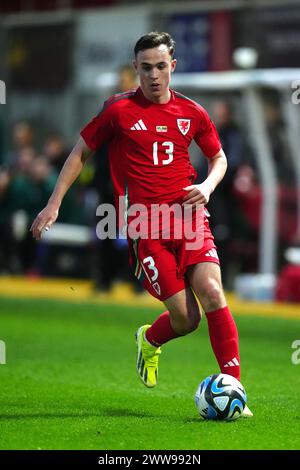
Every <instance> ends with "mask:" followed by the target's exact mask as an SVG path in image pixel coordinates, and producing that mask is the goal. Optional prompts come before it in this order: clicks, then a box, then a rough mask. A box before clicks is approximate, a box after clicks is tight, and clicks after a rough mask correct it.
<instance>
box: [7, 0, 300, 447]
mask: <svg viewBox="0 0 300 470" xmlns="http://www.w3.org/2000/svg"><path fill="white" fill-rule="evenodd" d="M299 26H300V2H299V1H296V0H295V1H291V0H289V1H286V2H283V1H275V0H270V1H267V0H261V1H259V0H257V1H250V0H249V1H248V0H232V1H221V0H219V1H188V2H185V3H182V2H175V1H173V2H171V1H164V2H158V1H151V2H138V1H120V0H119V1H117V0H107V1H100V0H98V1H97V0H89V1H80V0H45V1H37V0H23V1H22V0H18V1H17V0H12V1H9V2H8V1H7V2H6V1H4V0H1V1H0V44H1V48H0V80H2V81H3V82H4V83H5V91H6V93H5V95H6V96H5V100H3V99H2V98H3V97H2V96H1V104H0V164H1V166H0V274H1V276H0V340H1V341H2V342H1V348H0V349H1V357H0V364H1V365H0V374H1V376H2V377H1V382H2V384H3V387H2V388H1V392H0V393H1V395H2V403H3V404H4V407H3V409H2V412H1V416H0V419H1V420H2V423H1V424H3V436H4V437H3V440H2V442H1V444H0V446H1V448H3V449H5V448H7V449H9V448H13V449H16V448H33V449H36V448H52V449H55V448H70V449H73V448H88V449H91V448H98V449H99V448H100V449H130V448H137V449H147V448H149V449H159V448H161V449H168V448H169V449H171V448H174V449H189V448H191V449H192V448H193V449H205V448H207V449H222V448H225V449H227V448H228V449H230V448H236V449H238V448H268V449H270V448H284V449H286V448H289V449H297V448H299V433H298V434H297V432H292V431H291V429H293V427H295V423H297V419H298V420H299V410H298V408H297V406H296V404H295V396H294V390H295V388H297V387H299V365H298V367H297V364H298V362H299V361H298V356H297V354H296V353H297V349H296V348H297V347H299V346H298V345H299V344H300V340H299V343H297V340H298V339H300V338H299V320H300V313H299V305H298V304H297V302H300V255H299V250H300V199H299V188H300V159H299V155H298V152H299V150H298V148H299V130H300V111H299V110H300V107H299V102H298V101H299V93H297V90H298V88H299V87H300V59H299V57H300V54H299V53H300V27H299ZM151 30H166V31H169V32H170V33H171V34H172V35H173V36H174V38H175V40H176V43H177V47H176V58H177V59H178V67H177V70H176V73H175V74H174V76H173V79H172V86H173V87H174V88H175V89H177V90H178V91H181V92H182V93H184V94H187V95H188V96H190V97H191V98H194V99H196V100H197V101H199V102H200V103H201V104H202V105H203V106H204V107H205V108H207V110H208V111H209V113H210V114H211V116H212V118H213V119H214V121H215V123H216V125H217V128H218V130H219V133H220V136H221V139H222V142H223V147H224V149H225V152H226V154H227V157H228V161H229V169H228V172H227V175H226V178H225V180H224V181H223V183H222V184H221V185H220V187H219V188H218V190H217V191H216V192H215V194H214V197H213V198H212V200H211V202H210V206H209V208H210V211H211V213H212V218H211V224H212V228H213V231H214V234H215V238H216V241H217V245H218V247H219V254H220V258H221V261H222V266H223V280H224V285H225V287H226V290H227V291H228V299H229V303H230V306H231V308H232V310H233V311H234V313H235V314H236V316H237V317H236V318H237V322H238V326H239V330H240V340H241V350H242V357H243V361H244V362H243V364H244V367H243V377H244V378H243V383H244V384H245V387H246V389H247V390H248V394H249V396H250V397H251V402H249V404H250V406H251V408H253V410H254V412H255V415H256V418H255V420H254V421H253V422H252V424H251V423H250V424H249V423H245V422H243V423H242V422H241V423H240V422H239V423H236V424H233V425H231V428H230V430H229V431H228V427H226V436H224V434H225V433H224V432H223V431H224V428H223V424H221V425H220V424H218V425H217V426H215V423H213V424H211V423H210V424H209V426H210V427H208V425H207V424H206V425H205V427H204V426H203V423H200V422H199V421H198V419H197V416H196V414H195V409H194V407H193V403H192V401H193V393H194V390H195V389H196V386H197V383H198V382H199V381H200V380H201V379H202V378H204V377H205V376H206V375H208V374H211V373H213V372H214V371H215V370H216V364H215V362H214V358H213V357H212V354H211V352H210V347H209V344H208V340H207V331H206V325H203V326H202V328H201V329H200V332H197V333H195V334H193V335H190V336H189V337H187V338H184V339H183V340H182V343H179V342H178V343H176V342H175V343H174V344H171V345H168V347H167V348H165V349H166V353H165V357H164V358H163V360H162V365H161V372H160V376H161V383H160V390H159V391H157V392H156V391H155V393H156V395H154V394H152V395H149V393H148V391H144V390H143V389H142V388H140V387H139V385H140V384H139V383H136V382H137V380H136V377H135V376H134V367H135V366H134V354H135V351H134V342H133V334H134V331H135V329H136V328H137V327H138V326H139V324H140V323H146V322H147V321H150V322H151V321H152V320H153V319H154V318H155V316H156V315H157V312H158V309H159V308H160V307H159V304H158V303H157V301H155V300H154V299H152V298H150V297H149V296H148V294H146V293H142V292H141V290H140V288H139V286H138V284H137V283H136V282H135V281H134V280H133V279H132V277H131V276H130V274H128V269H127V246H126V241H125V240H122V239H118V240H115V241H113V242H112V243H110V244H106V243H103V242H100V241H99V240H97V237H96V234H95V227H96V224H97V222H98V220H97V217H96V215H95V214H96V207H97V205H98V204H99V203H101V202H106V201H107V200H109V198H110V197H111V188H110V185H109V183H108V177H107V167H106V165H105V158H102V159H101V158H96V159H93V160H91V161H90V162H88V164H87V165H86V167H85V169H84V171H83V173H82V174H81V176H80V178H79V179H78V181H77V183H76V184H75V185H74V186H73V188H72V189H71V191H70V192H69V194H68V196H67V197H66V199H65V201H64V204H63V207H62V210H61V212H60V216H59V220H58V222H57V224H56V225H55V226H54V227H53V228H52V229H51V231H50V232H49V234H47V236H45V237H44V238H43V240H42V241H41V242H38V243H37V242H35V241H34V240H32V238H31V235H30V233H29V231H28V229H29V227H30V224H31V222H32V219H33V218H34V216H35V215H36V214H37V212H39V210H41V208H42V207H43V205H44V204H45V203H46V201H47V199H48V197H49V195H50V193H51V191H52V189H53V185H54V184H55V179H56V176H57V173H58V171H59V170H60V168H61V166H62V162H63V161H64V159H65V158H66V156H67V155H68V152H69V150H70V149H71V147H72V145H73V144H74V142H75V141H76V139H77V136H78V132H79V130H80V129H81V128H82V126H83V125H84V124H85V123H86V122H87V121H88V120H90V118H91V117H92V116H93V115H94V114H95V113H97V112H98V111H99V109H100V108H101V106H102V103H103V100H104V99H105V98H106V97H107V96H108V95H110V94H112V93H114V92H116V91H119V90H120V89H121V88H122V86H123V85H122V82H121V73H122V72H121V71H122V70H123V69H122V67H123V66H124V65H126V64H129V63H130V61H131V59H132V48H133V45H134V43H135V42H136V40H137V38H138V37H140V36H141V35H143V34H144V33H145V32H147V31H151ZM131 78H132V77H131ZM2 90H3V87H2ZM191 155H192V161H193V164H194V165H195V166H196V168H197V170H198V178H199V181H201V179H203V178H204V175H205V171H206V168H205V165H204V163H203V159H202V157H201V155H200V153H199V150H198V149H197V148H196V147H192V148H191ZM99 157H101V155H99ZM114 341H115V342H117V344H118V345H119V347H120V350H118V349H117V350H116V348H115V347H114ZM293 354H294V356H293ZM295 354H296V355H295ZM195 358H196V359H195ZM182 370H184V373H183V375H182V376H181V373H182V372H181V371H182ZM179 376H180V377H179ZM283 384H284V385H283ZM124 397H125V398H124ZM124 399H125V403H124ZM252 404H253V406H252ZM54 405H55V407H57V412H56V411H55V410H54V408H53V407H54ZM274 408H275V409H274ZM161 409H165V410H166V413H165V414H164V413H162V412H158V410H161ZM297 413H298V414H297ZM266 416H267V418H266ZM149 425H153V426H155V427H156V428H158V429H159V431H158V432H157V435H155V436H154V437H153V438H152V439H151V438H144V437H143V435H144V433H146V430H147V427H148V426H149ZM237 426H239V427H237ZM220 429H222V431H220ZM124 430H126V432H124ZM167 430H168V434H166V431H167ZM238 431H239V433H238V435H237V432H238ZM221 434H222V437H221ZM261 436H263V438H261ZM279 436H280V437H279ZM282 436H284V437H282Z"/></svg>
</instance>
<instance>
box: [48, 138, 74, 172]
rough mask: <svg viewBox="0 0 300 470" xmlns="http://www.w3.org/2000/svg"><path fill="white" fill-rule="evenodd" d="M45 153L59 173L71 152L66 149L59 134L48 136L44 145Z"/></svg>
mask: <svg viewBox="0 0 300 470" xmlns="http://www.w3.org/2000/svg"><path fill="white" fill-rule="evenodd" d="M43 151H44V155H45V156H46V157H48V159H49V162H50V165H51V166H52V168H54V169H55V170H56V172H57V173H59V172H60V170H61V169H62V167H63V166H64V163H65V160H66V158H67V157H68V155H69V151H68V149H66V147H65V143H64V140H63V138H62V136H61V135H59V134H50V135H48V136H47V137H46V140H45V143H44V149H43Z"/></svg>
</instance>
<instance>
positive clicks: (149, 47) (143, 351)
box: [31, 32, 252, 416]
mask: <svg viewBox="0 0 300 470" xmlns="http://www.w3.org/2000/svg"><path fill="white" fill-rule="evenodd" d="M174 47H175V43H174V41H173V39H172V38H171V36H170V35H169V34H167V33H159V32H152V33H149V34H147V35H145V36H143V37H141V38H140V39H139V40H138V41H137V43H136V45H135V49H134V52H135V60H134V61H133V65H134V68H135V69H136V71H137V74H138V77H139V80H140V87H138V88H137V89H135V90H131V91H129V92H125V93H121V94H117V95H114V96H112V97H110V98H109V99H108V100H107V101H106V102H105V104H104V106H103V109H102V111H101V112H100V113H99V114H98V116H96V117H95V118H94V119H93V120H92V121H91V122H90V123H89V124H87V126H85V127H84V129H83V130H82V131H81V137H80V138H79V140H78V142H77V144H76V145H75V147H74V149H73V150H72V152H71V154H70V156H69V157H68V159H67V160H66V163H65V165H64V167H63V169H62V171H61V173H60V175H59V178H58V181H57V184H56V187H55V189H54V191H53V194H52V196H51V197H50V199H49V202H48V204H47V206H46V207H45V208H44V209H43V210H42V211H41V212H40V213H39V215H38V216H37V218H36V219H35V221H34V222H33V224H32V228H31V230H32V232H33V236H34V237H35V238H37V239H39V238H40V237H41V233H42V230H43V229H46V230H48V229H49V227H50V226H51V225H52V224H53V223H54V222H55V220H56V218H57V215H58V210H59V207H60V204H61V202H62V199H63V197H64V195H65V193H66V191H67V190H68V188H69V187H70V186H71V184H72V183H73V182H74V180H75V179H76V178H77V176H78V175H79V173H80V171H81V169H82V167H83V165H84V163H85V160H86V158H87V157H88V156H89V154H90V153H91V152H93V151H95V150H96V149H98V148H99V147H100V146H101V145H102V144H103V143H104V142H108V143H109V158H110V167H111V176H112V180H113V183H114V187H115V192H116V195H122V194H124V191H125V188H126V194H127V196H128V200H129V201H130V205H132V204H136V203H137V204H143V207H146V208H150V207H151V205H153V204H154V203H155V204H167V206H171V205H172V204H175V203H177V204H180V206H182V207H183V206H184V207H187V206H189V208H190V210H191V211H192V213H193V214H196V213H197V211H199V208H200V209H201V207H202V208H203V206H205V204H207V203H208V201H209V198H210V195H211V193H212V192H213V191H214V189H215V188H216V186H217V185H218V183H219V182H220V181H221V180H222V178H223V176H224V174H225V172H226V167H227V163H226V156H225V154H224V152H223V150H222V148H221V143H220V140H219V137H218V134H217V131H216V129H215V126H214V124H213V123H212V122H211V120H210V118H209V116H208V114H207V112H206V111H205V110H204V109H203V108H202V107H201V106H199V105H198V104H197V103H195V102H194V101H192V100H190V99H188V98H186V97H185V96H183V95H181V94H179V93H177V92H175V91H173V90H171V89H170V88H169V83H170V78H171V73H172V72H174V70H175V67H176V59H174V58H173V54H174ZM192 139H194V140H195V141H196V143H197V144H198V145H199V147H200V148H201V150H202V152H203V153H204V155H205V156H206V158H207V161H208V176H207V178H206V180H205V181H204V182H203V183H201V184H197V185H194V184H193V182H194V180H195V177H196V173H195V171H194V169H193V167H192V165H191V163H190V159H189V154H188V147H189V145H190V143H191V141H192ZM192 219H193V216H192ZM193 220H194V219H193ZM159 232H160V234H161V232H162V230H161V227H159ZM171 232H172V231H171ZM172 233H173V232H172ZM202 234H203V240H202V244H201V246H200V247H199V248H198V249H194V248H190V245H188V239H187V236H186V235H185V234H183V236H182V237H181V239H177V238H175V237H173V238H172V235H171V236H170V237H169V239H164V238H163V237H158V238H157V237H152V238H151V236H150V237H148V238H143V237H141V238H140V239H139V240H129V243H130V244H131V247H132V251H133V252H134V253H135V256H136V263H137V264H136V272H137V273H141V272H143V274H144V275H145V279H144V287H145V288H146V289H147V290H148V291H149V292H150V293H151V294H152V295H154V296H155V297H157V298H159V299H160V300H161V301H163V302H164V304H165V306H166V308H167V311H165V312H164V313H163V314H161V315H160V316H159V317H158V318H157V319H156V320H155V321H154V323H153V324H152V325H144V326H141V327H140V328H139V329H138V331H137V333H136V341H137V348H138V354H137V371H138V374H139V376H140V379H141V380H142V382H143V383H144V384H145V385H146V386H147V387H154V386H155V385H156V383H157V371H158V358H159V355H160V353H161V346H162V345H163V344H165V343H167V342H168V341H170V340H172V339H174V338H177V337H180V336H183V335H186V334H188V333H190V332H191V331H193V330H195V329H196V328H197V327H198V324H199V321H200V318H201V314H200V310H199V307H198V303H197V301H196V297H197V298H198V299H199V301H200V303H201V305H202V308H203V310H204V312H205V314H206V318H207V321H208V328H209V335H210V340H211V345H212V348H213V351H214V353H215V356H216V359H217V361H218V363H219V366H220V369H221V372H222V373H226V374H230V375H232V376H234V377H236V378H237V379H240V357H239V347H238V332H237V328H236V325H235V322H234V319H233V317H232V315H231V313H230V310H229V308H228V306H227V302H226V299H225V296H224V292H223V289H222V282H221V273H220V266H219V259H218V255H217V251H216V247H215V244H214V240H213V236H212V234H211V231H210V229H209V224H208V220H207V217H206V215H205V217H204V221H203V226H202ZM244 415H245V416H251V415H252V413H251V412H250V410H249V409H248V408H246V410H245V411H244Z"/></svg>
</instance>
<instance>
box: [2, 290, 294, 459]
mask: <svg viewBox="0 0 300 470" xmlns="http://www.w3.org/2000/svg"><path fill="white" fill-rule="evenodd" d="M158 313H159V310H155V309H148V308H144V309H141V308H133V307H130V308H129V307H126V306H112V305H93V304H88V303H82V304H78V303H74V304H71V303H64V302H55V301H46V300H44V301H42V300H40V301H31V300H22V299H18V300H14V299H5V298H1V299H0V339H1V340H3V341H5V343H6V354H7V363H6V364H5V365H0V383H1V386H0V403H1V412H0V428H1V439H0V448H1V449H98V450H101V449H106V450H111V449H115V450H122V449H130V450H133V449H137V450H150V449H159V450H169V449H178V450H190V449H200V450H202V449H299V446H300V433H299V423H300V421H299V420H300V410H299V396H298V392H299V389H300V365H298V366H297V365H293V364H292V362H291V355H292V352H293V350H292V349H291V344H292V342H293V341H294V340H295V339H299V326H300V321H297V320H284V319H279V318H263V317H251V316H243V317H241V316H238V317H236V320H237V324H238V327H239V332H240V348H241V358H242V383H243V384H244V386H245V388H246V391H247V394H248V399H249V401H248V404H249V406H250V408H251V410H252V411H253V413H254V415H255V416H254V418H252V419H239V420H237V421H236V422H232V423H225V422H212V421H207V422H206V421H202V420H201V419H200V418H199V417H198V415H197V411H196V408H195V405H194V392H195V390H196V388H197V385H198V383H199V382H200V381H201V380H202V379H203V378H205V377H206V376H207V375H210V374H211V373H215V372H217V371H218V367H217V364H216V362H215V359H214V356H213V354H212V352H211V348H210V344H209V339H208V333H207V326H206V320H205V319H203V320H202V323H201V326H200V328H199V329H198V330H197V331H196V332H194V333H193V334H191V335H188V336H186V337H184V338H180V339H177V340H175V341H172V342H170V343H168V344H167V345H165V347H164V348H163V353H162V355H161V358H160V369H159V383H158V386H157V387H156V389H153V390H148V389H146V388H145V387H144V386H143V385H142V383H141V382H140V381H139V379H138V378H137V376H136V372H135V354H136V351H135V342H134V333H135V331H136V329H137V328H138V326H140V325H141V324H144V323H147V322H152V321H153V320H154V318H156V316H157V314H158ZM249 313H250V312H249Z"/></svg>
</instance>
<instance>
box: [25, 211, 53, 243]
mask: <svg viewBox="0 0 300 470" xmlns="http://www.w3.org/2000/svg"><path fill="white" fill-rule="evenodd" d="M57 217H58V209H57V208H56V207H53V206H51V205H49V204H48V205H47V206H46V207H45V208H44V209H43V210H42V211H41V212H40V213H39V214H38V215H37V217H36V218H35V219H34V221H33V223H32V225H31V227H30V231H31V232H32V236H33V238H35V239H36V240H40V239H41V236H42V231H43V230H46V231H48V230H49V229H50V227H51V225H52V224H54V222H55V221H56V219H57Z"/></svg>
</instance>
